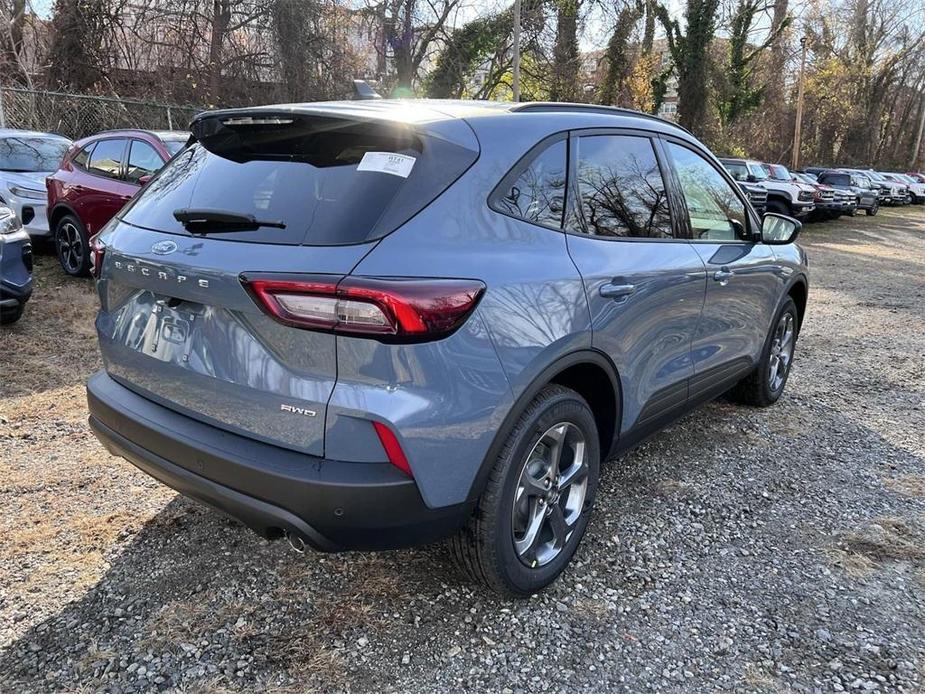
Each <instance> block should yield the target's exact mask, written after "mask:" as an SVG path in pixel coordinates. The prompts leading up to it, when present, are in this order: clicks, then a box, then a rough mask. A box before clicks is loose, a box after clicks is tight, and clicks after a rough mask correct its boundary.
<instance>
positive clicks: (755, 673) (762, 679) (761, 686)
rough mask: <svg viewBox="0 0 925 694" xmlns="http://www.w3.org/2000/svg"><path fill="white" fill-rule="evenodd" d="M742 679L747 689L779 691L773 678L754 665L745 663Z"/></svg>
mask: <svg viewBox="0 0 925 694" xmlns="http://www.w3.org/2000/svg"><path fill="white" fill-rule="evenodd" d="M742 679H743V680H744V681H745V684H747V685H748V686H749V687H751V688H753V689H757V690H759V691H770V692H776V691H780V687H779V686H778V684H777V682H776V681H775V680H774V678H773V677H771V675H769V674H768V673H767V672H765V671H764V670H763V669H761V668H760V667H759V666H757V665H755V664H754V663H746V665H745V672H744V673H743V677H742Z"/></svg>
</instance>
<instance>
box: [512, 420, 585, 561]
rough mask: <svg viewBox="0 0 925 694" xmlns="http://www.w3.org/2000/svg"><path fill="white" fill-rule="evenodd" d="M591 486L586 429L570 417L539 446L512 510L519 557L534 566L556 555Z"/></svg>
mask: <svg viewBox="0 0 925 694" xmlns="http://www.w3.org/2000/svg"><path fill="white" fill-rule="evenodd" d="M587 492H588V452H587V446H586V441H585V435H584V434H583V433H582V431H581V430H580V429H579V428H578V427H577V426H575V425H574V424H571V423H569V422H560V423H558V424H556V425H554V426H552V427H550V428H549V429H548V430H547V431H546V433H544V434H543V435H542V436H541V437H540V440H539V441H537V442H536V445H534V446H533V450H531V451H530V454H529V455H528V456H527V459H526V461H525V462H524V466H523V469H522V470H521V473H520V477H519V479H518V481H517V489H516V491H515V493H514V503H513V508H512V511H511V519H512V540H513V542H514V550H515V552H516V553H517V557H518V558H519V559H520V560H521V562H523V563H524V564H525V565H527V566H529V567H530V568H537V567H540V566H543V565H545V564H548V563H549V562H551V561H552V560H553V559H555V558H556V557H557V556H558V555H559V554H560V553H561V552H562V550H563V549H564V547H565V545H566V544H567V543H568V541H569V538H570V537H571V536H572V532H573V531H574V529H575V525H576V524H577V523H578V519H579V518H580V517H581V513H582V511H583V510H584V504H585V498H586V496H587Z"/></svg>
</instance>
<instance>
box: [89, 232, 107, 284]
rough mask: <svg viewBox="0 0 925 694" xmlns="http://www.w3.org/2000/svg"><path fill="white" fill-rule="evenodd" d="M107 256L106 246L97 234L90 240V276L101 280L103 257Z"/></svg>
mask: <svg viewBox="0 0 925 694" xmlns="http://www.w3.org/2000/svg"><path fill="white" fill-rule="evenodd" d="M105 255H106V244H105V243H103V242H102V241H100V235H99V234H96V235H95V236H93V237H92V238H91V239H90V274H91V275H93V276H94V277H95V278H97V279H99V277H100V270H102V269H103V257H104V256H105Z"/></svg>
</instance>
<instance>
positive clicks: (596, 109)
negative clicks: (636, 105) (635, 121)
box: [511, 101, 693, 135]
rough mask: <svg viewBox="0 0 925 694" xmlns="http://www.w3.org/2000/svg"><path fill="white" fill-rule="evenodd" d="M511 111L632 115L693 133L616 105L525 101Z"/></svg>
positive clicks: (661, 119)
mask: <svg viewBox="0 0 925 694" xmlns="http://www.w3.org/2000/svg"><path fill="white" fill-rule="evenodd" d="M511 111H512V112H519V113H523V112H525V111H584V112H587V113H605V114H609V115H612V116H633V117H635V118H646V119H648V120H654V121H658V122H659V123H665V124H667V125H673V126H674V127H676V128H678V129H679V130H683V131H684V132H686V133H687V134H688V135H693V133H692V132H691V131H690V130H688V129H687V128H685V127H684V126H683V125H679V124H678V123H675V122H674V121H670V120H668V119H667V118H661V117H660V116H655V115H652V114H651V113H645V112H643V111H634V110H633V109H631V108H620V107H618V106H600V105H598V104H575V103H569V102H562V101H526V102H523V103H519V104H514V106H513V107H512V108H511Z"/></svg>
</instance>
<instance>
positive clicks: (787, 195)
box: [748, 161, 816, 219]
mask: <svg viewBox="0 0 925 694" xmlns="http://www.w3.org/2000/svg"><path fill="white" fill-rule="evenodd" d="M753 167H754V168H760V169H761V170H762V171H763V172H764V174H765V176H766V178H765V179H764V180H762V181H761V182H762V183H763V184H764V187H765V188H767V189H768V212H777V213H779V214H786V215H790V216H791V217H796V218H798V219H802V218H804V217H806V216H807V215H809V213H810V212H812V211H813V210H814V209H815V204H814V203H813V198H814V196H815V192H816V191H815V189H814V188H813V187H812V186H811V185H809V184H807V183H801V182H799V181H795V180H793V175H792V174H791V173H790V171H788V170H787V167H786V166H783V165H781V164H765V163H759V162H752V161H750V162H748V168H749V171H751V170H752V168H753Z"/></svg>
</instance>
